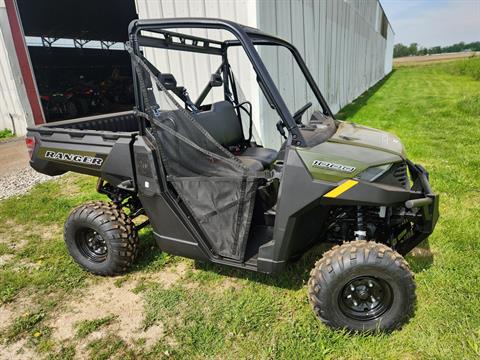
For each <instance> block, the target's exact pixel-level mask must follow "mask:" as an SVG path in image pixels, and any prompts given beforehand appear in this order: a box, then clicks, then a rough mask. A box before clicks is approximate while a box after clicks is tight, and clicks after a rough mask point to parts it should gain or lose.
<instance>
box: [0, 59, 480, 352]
mask: <svg viewBox="0 0 480 360" xmlns="http://www.w3.org/2000/svg"><path fill="white" fill-rule="evenodd" d="M479 69H480V63H479V62H478V59H468V60H461V61H455V62H449V63H441V64H435V65H423V66H412V67H408V66H404V67H401V68H400V69H397V70H395V71H394V72H393V73H392V74H391V75H390V76H389V77H388V78H387V79H385V80H384V81H382V82H381V83H380V84H378V85H377V86H376V87H374V88H373V89H371V90H370V91H368V92H367V93H366V94H364V95H363V96H361V97H360V98H359V99H357V100H356V101H355V102H354V103H352V104H350V105H349V106H347V107H346V108H344V109H342V111H341V112H340V113H339V115H338V116H339V118H342V119H347V120H350V121H355V122H357V123H360V124H363V125H367V126H372V127H375V128H379V129H383V130H386V131H390V132H393V133H395V134H396V135H398V136H399V137H400V138H401V139H402V141H403V143H404V145H405V147H406V150H407V153H408V155H409V158H410V159H412V160H413V161H415V162H417V163H420V164H423V165H424V166H425V167H426V168H427V169H428V170H429V172H430V177H431V182H432V186H433V188H434V190H435V191H436V192H438V193H439V194H440V196H441V204H440V211H441V218H440V221H439V223H438V225H437V228H436V229H435V232H434V234H433V235H432V236H431V237H430V239H429V240H428V242H427V243H425V244H424V246H425V247H427V248H429V249H430V252H431V254H432V255H429V256H424V257H422V256H408V258H407V259H408V261H409V263H410V264H411V267H412V269H413V270H414V271H415V273H416V281H417V286H418V289H417V295H418V302H417V308H416V314H415V316H414V317H413V318H412V319H411V321H410V322H409V323H408V324H406V325H405V326H404V328H403V329H402V330H400V331H396V332H394V333H392V334H388V335H387V334H381V335H372V336H366V335H351V334H348V333H345V332H342V331H332V330H330V329H328V328H326V327H325V326H324V325H323V324H321V323H320V322H319V321H318V320H317V319H316V318H315V316H314V315H313V312H312V311H311V309H310V306H309V304H308V301H307V297H306V282H307V281H308V277H309V271H310V269H311V267H312V266H313V263H314V262H315V260H316V259H318V258H319V257H320V256H321V252H322V251H321V249H319V248H315V249H313V250H312V251H310V252H309V253H307V254H306V255H305V256H304V257H303V258H302V259H301V260H300V261H298V262H297V263H295V264H292V265H291V266H290V267H289V268H288V269H287V271H286V272H285V273H282V274H279V275H276V276H267V275H262V274H256V273H252V272H246V271H241V270H236V269H232V268H225V267H219V266H215V265H211V264H201V263H195V262H194V261H192V260H187V259H181V258H178V257H175V256H170V255H166V254H161V253H160V252H159V251H158V250H156V249H155V248H154V243H153V240H152V237H151V232H150V231H149V230H145V231H144V232H142V234H141V241H142V247H141V252H140V253H141V255H140V259H139V261H138V263H137V264H136V265H135V267H134V268H133V269H132V275H127V276H126V277H122V278H118V279H117V280H116V281H115V282H114V285H115V286H118V287H120V288H124V287H125V286H126V284H128V283H129V281H131V280H130V276H133V275H134V274H141V277H140V280H138V278H137V280H135V281H137V283H134V285H135V287H134V291H135V292H137V293H139V294H140V295H141V296H142V297H143V299H144V300H145V311H144V326H145V329H146V330H148V329H149V328H150V327H152V326H154V325H155V324H160V323H161V324H162V325H163V327H164V334H163V335H162V336H161V337H160V338H159V339H158V341H157V343H156V344H155V345H154V346H153V348H149V349H147V348H145V346H144V344H143V343H142V342H141V341H138V342H134V343H129V342H126V341H125V340H124V339H122V338H120V337H119V336H118V335H117V334H111V333H109V334H108V335H106V336H104V337H102V338H100V339H95V340H90V342H89V343H88V344H87V346H86V350H85V351H87V353H88V356H89V357H90V358H94V359H107V358H118V359H120V358H132V359H133V358H135V359H139V358H140V359H158V358H167V357H168V358H176V359H184V358H196V359H203V358H210V359H217V358H221V359H238V358H255V359H271V358H279V359H292V358H294V359H300V358H302V359H303V358H308V359H310V358H311V359H323V358H326V359H339V358H340V359H369V358H371V359H377V358H381V359H399V358H400V359H460V358H461V359H476V358H479V357H480V315H479V314H480V285H479V280H480V265H479V259H480V241H479V234H480V220H479V218H480V176H479V175H480V170H479V168H480V146H479V144H478V141H479V139H480V127H479V124H480V114H479V111H478V110H479V105H478V103H479V94H480V81H479V80H478V77H477V76H476V75H475V74H476V73H477V71H478V70H479ZM94 182H95V180H94V179H90V178H87V177H83V176H68V177H66V178H63V179H61V180H59V181H56V182H51V183H47V184H41V185H39V186H37V187H36V188H35V189H34V190H33V191H32V192H31V193H30V194H28V195H25V196H21V197H18V198H14V199H8V200H5V201H1V202H0V237H1V238H3V239H7V240H8V241H6V243H7V244H8V243H10V242H15V241H16V240H18V239H23V240H24V242H25V244H24V245H23V246H22V247H21V248H19V249H15V248H13V249H14V250H12V247H10V246H1V247H0V254H7V255H8V256H11V255H12V254H13V256H14V261H12V262H9V263H7V264H6V265H4V266H3V267H2V268H1V271H0V295H1V301H2V302H3V303H4V304H7V303H15V302H16V301H17V299H19V298H24V297H27V298H30V299H32V303H34V304H35V306H34V307H35V309H34V310H32V311H31V312H30V314H41V315H38V316H37V315H28V316H27V317H26V318H25V319H24V318H21V315H20V318H18V319H17V320H16V321H14V322H13V324H11V325H10V326H9V327H8V328H7V330H5V331H4V332H3V333H2V334H1V335H0V336H1V338H2V339H4V340H9V341H14V340H16V339H19V338H29V339H32V338H34V341H30V343H31V344H32V346H34V347H35V348H36V350H37V351H39V352H43V353H45V354H46V355H47V356H49V357H50V358H52V359H58V358H63V357H64V358H72V357H73V356H74V355H75V346H76V345H77V342H78V341H80V340H79V338H82V336H78V337H76V338H75V339H71V340H69V341H67V342H63V343H61V344H57V343H55V342H54V341H53V340H52V338H51V337H50V336H49V329H48V321H49V320H50V319H52V318H54V317H55V316H56V312H57V311H59V309H61V307H60V306H61V305H62V304H63V303H64V302H65V301H66V300H65V299H68V298H69V297H68V296H69V294H71V293H72V294H73V295H71V296H74V297H75V296H81V293H82V288H83V287H85V286H88V282H89V281H103V279H99V278H97V277H94V276H91V275H88V274H86V273H85V272H83V271H81V270H80V269H79V267H78V266H77V265H76V264H75V263H74V262H73V261H72V260H71V259H70V257H69V256H68V254H67V252H66V250H65V247H64V245H63V242H62V234H61V226H62V224H63V221H64V219H65V218H66V216H67V215H68V213H69V211H70V210H71V209H72V208H73V207H75V206H76V205H78V204H81V203H83V202H85V201H88V200H90V199H93V198H98V197H99V195H97V194H95V192H94ZM3 242H5V241H3ZM179 263H182V264H184V265H185V266H186V268H187V270H186V274H185V275H184V279H183V280H181V281H179V282H177V283H175V284H174V285H173V286H171V287H165V286H163V285H162V283H161V282H160V283H159V282H155V281H154V280H152V279H155V274H160V273H161V271H162V270H163V269H165V268H168V267H175V266H176V265H178V264H179ZM19 264H20V265H21V264H24V265H22V266H20V265H19ZM28 264H30V265H28ZM31 264H34V265H35V266H34V267H32V266H31ZM149 276H150V277H149ZM152 276H153V278H152ZM103 320H105V319H99V320H98V321H99V322H98V323H97V322H88V323H87V322H86V323H82V324H81V325H79V328H78V329H80V328H82V329H84V330H82V334H85V335H84V336H85V338H84V339H83V340H82V341H86V340H87V339H89V337H88V334H90V333H91V332H93V331H95V329H97V328H99V327H101V326H106V324H107V323H108V321H107V322H105V323H102V321H103ZM109 321H113V320H109ZM92 329H93V330H92ZM78 331H80V330H78ZM37 332H41V333H42V335H41V336H38V338H35V337H34V335H35V333H37ZM35 339H36V340H35ZM77 355H78V354H77Z"/></svg>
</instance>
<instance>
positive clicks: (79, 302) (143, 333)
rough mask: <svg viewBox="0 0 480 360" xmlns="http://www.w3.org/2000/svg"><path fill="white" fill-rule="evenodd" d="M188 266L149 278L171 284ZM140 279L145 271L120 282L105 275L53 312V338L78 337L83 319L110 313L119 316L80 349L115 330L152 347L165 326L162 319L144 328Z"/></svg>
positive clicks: (80, 350) (127, 339)
mask: <svg viewBox="0 0 480 360" xmlns="http://www.w3.org/2000/svg"><path fill="white" fill-rule="evenodd" d="M187 268H188V266H187V265H186V264H185V263H179V264H176V265H175V266H172V267H169V268H167V269H165V270H163V271H160V272H158V273H155V274H154V275H153V274H152V275H153V276H147V279H148V281H152V282H158V283H160V284H161V285H162V286H164V287H165V288H169V287H172V286H174V285H175V283H176V282H178V281H179V280H180V279H181V278H182V277H183V276H184V275H185V274H186V272H187ZM120 279H121V278H120ZM139 279H142V280H144V279H145V274H142V277H137V276H129V277H128V279H127V280H126V281H122V282H120V286H119V281H118V280H119V278H116V279H115V278H106V279H102V280H101V281H100V282H99V283H96V284H93V285H91V286H89V287H88V288H87V290H86V291H85V293H84V294H83V295H82V296H81V298H78V299H75V300H72V301H71V302H70V303H68V304H66V305H65V306H64V307H63V308H62V309H59V310H58V312H57V316H55V315H54V316H53V320H52V321H50V323H49V326H51V327H52V330H53V332H52V336H53V338H54V339H55V340H56V341H58V342H65V341H69V340H72V339H75V335H76V325H77V324H78V323H79V322H81V321H85V320H96V319H100V318H104V317H106V316H110V315H112V316H114V317H115V320H114V321H113V322H112V323H111V324H109V325H107V326H105V327H102V328H100V329H99V330H97V331H94V332H93V333H91V334H90V335H89V336H87V337H86V338H85V339H83V340H81V341H79V342H78V343H77V352H78V353H81V354H83V353H85V352H87V348H86V346H87V344H88V343H90V342H91V341H92V340H95V339H98V338H102V337H104V336H107V335H108V334H115V335H117V336H119V337H120V338H122V339H123V340H124V341H125V342H127V343H128V344H134V343H137V342H138V341H139V340H142V339H143V340H144V341H145V343H144V346H145V348H150V347H151V346H153V345H154V344H155V343H156V342H157V341H158V340H159V339H162V338H165V332H164V326H163V324H161V323H160V324H155V325H153V326H150V327H149V328H147V329H145V328H144V320H145V315H144V299H143V297H142V296H141V294H140V293H138V292H135V291H134V290H135V288H136V286H137V280H139ZM140 281H141V280H140ZM165 340H166V341H169V340H168V339H165Z"/></svg>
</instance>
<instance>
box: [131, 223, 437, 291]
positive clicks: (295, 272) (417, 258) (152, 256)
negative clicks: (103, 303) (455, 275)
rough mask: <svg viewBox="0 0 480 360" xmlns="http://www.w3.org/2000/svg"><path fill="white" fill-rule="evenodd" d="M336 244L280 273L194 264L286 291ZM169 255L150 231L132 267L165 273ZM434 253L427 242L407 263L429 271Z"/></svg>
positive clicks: (316, 250) (143, 237) (300, 283)
mask: <svg viewBox="0 0 480 360" xmlns="http://www.w3.org/2000/svg"><path fill="white" fill-rule="evenodd" d="M334 245H335V244H333V243H319V244H317V245H315V246H314V247H313V248H311V249H310V250H308V251H307V252H306V253H305V254H303V256H301V258H300V259H299V260H297V261H295V262H292V263H290V264H288V265H287V268H286V269H285V271H283V272H280V273H278V274H262V273H257V272H254V271H251V270H247V269H238V268H234V267H230V266H227V265H218V264H214V263H209V262H203V261H195V268H196V269H197V270H202V271H207V272H213V273H215V274H217V275H221V276H227V277H234V278H238V279H244V280H249V281H254V282H258V283H261V284H264V285H269V286H275V287H279V288H284V289H290V290H298V289H300V288H302V287H303V286H305V284H306V283H307V282H308V279H309V277H310V271H311V270H312V269H313V267H314V265H315V262H316V261H317V260H319V259H320V258H321V257H322V255H323V253H325V252H326V251H328V250H329V249H331V248H332V247H333V246H334ZM172 258H173V257H172V256H170V255H166V254H165V253H162V251H161V250H160V249H159V248H158V247H157V245H156V243H155V240H154V238H153V234H152V231H151V230H147V231H145V232H144V233H143V234H141V235H140V251H139V257H138V259H137V261H136V263H135V265H134V267H133V269H132V270H133V271H134V272H136V271H144V270H148V269H149V268H150V270H151V271H155V270H156V269H158V271H162V268H163V266H164V265H165V263H167V262H168V261H169V259H172ZM433 260H434V257H433V253H432V251H431V250H430V244H429V242H428V239H427V240H425V241H423V242H422V243H421V244H419V245H418V246H417V247H416V248H415V249H413V250H412V251H411V252H410V253H409V254H408V255H407V261H408V263H409V265H410V268H411V269H412V271H413V272H415V273H417V272H420V271H424V270H427V269H428V268H430V267H431V266H432V265H433Z"/></svg>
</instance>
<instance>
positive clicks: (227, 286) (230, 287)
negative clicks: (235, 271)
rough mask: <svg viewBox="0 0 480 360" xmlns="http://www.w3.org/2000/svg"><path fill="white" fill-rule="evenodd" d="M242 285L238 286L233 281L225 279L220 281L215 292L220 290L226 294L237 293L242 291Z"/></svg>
mask: <svg viewBox="0 0 480 360" xmlns="http://www.w3.org/2000/svg"><path fill="white" fill-rule="evenodd" d="M242 287H243V286H242V285H241V284H239V283H238V282H237V281H236V280H235V279H231V278H226V279H224V280H222V281H221V282H220V283H219V284H218V286H217V287H216V289H217V290H220V291H222V292H227V291H233V292H234V291H239V290H241V289H242Z"/></svg>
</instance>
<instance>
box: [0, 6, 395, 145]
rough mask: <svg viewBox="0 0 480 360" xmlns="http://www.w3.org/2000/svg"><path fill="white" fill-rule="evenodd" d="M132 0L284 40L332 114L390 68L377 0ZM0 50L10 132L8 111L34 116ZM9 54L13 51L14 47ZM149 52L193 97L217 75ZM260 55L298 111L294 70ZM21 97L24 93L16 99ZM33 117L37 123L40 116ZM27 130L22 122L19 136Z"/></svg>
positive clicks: (152, 12) (249, 88) (247, 83)
mask: <svg viewBox="0 0 480 360" xmlns="http://www.w3.org/2000/svg"><path fill="white" fill-rule="evenodd" d="M4 1H5V2H12V1H13V0H0V28H1V30H2V31H3V30H4V28H5V26H4V25H5V24H2V22H3V21H4V19H3V18H2V16H3V15H2V11H4V5H3V2H4ZM131 1H134V2H135V7H136V11H137V13H138V17H139V18H163V17H214V18H224V19H229V20H233V21H236V22H239V23H242V24H245V25H249V26H252V27H256V28H259V29H261V30H264V31H266V32H269V33H273V34H276V35H277V36H279V37H281V38H284V39H285V40H287V41H289V42H291V43H293V44H294V45H295V46H296V47H297V48H298V49H299V51H300V52H301V54H302V56H303V57H304V59H305V61H306V63H307V65H308V67H309V69H310V71H311V72H312V74H313V76H314V78H315V80H316V81H317V83H318V85H319V88H320V89H321V91H322V92H323V94H324V96H325V97H326V99H327V101H328V103H329V105H330V106H331V108H332V110H333V111H334V112H336V111H338V110H339V109H340V108H341V107H342V106H344V105H346V104H348V103H349V102H351V101H352V100H353V99H355V98H356V97H358V96H359V95H360V94H361V93H362V92H364V91H365V90H367V89H368V88H369V87H371V86H372V85H374V84H375V83H376V82H377V81H379V80H380V79H382V78H383V77H384V76H385V75H386V74H388V73H389V72H390V71H391V69H392V57H393V41H394V33H393V30H392V27H391V25H390V24H389V22H388V19H387V18H386V16H385V13H384V11H383V9H382V7H381V4H380V2H379V1H378V0H131ZM92 26H94V24H92ZM202 31H203V33H202ZM199 34H200V35H209V34H208V31H207V30H200V33H199ZM7 37H8V36H7ZM7 48H8V45H7ZM4 49H5V44H4V42H2V40H0V66H1V69H2V72H1V73H0V90H1V92H2V99H0V106H1V110H0V111H1V118H0V128H1V127H9V128H11V126H9V123H11V119H10V115H9V114H16V115H15V116H16V118H18V119H22V118H23V121H24V122H30V123H33V120H32V115H28V114H31V112H32V111H31V109H29V107H28V104H26V105H25V104H24V105H22V104H21V99H22V98H23V99H26V96H25V89H21V87H22V84H19V82H18V81H17V82H15V81H12V78H13V77H14V76H15V74H19V70H18V64H17V65H15V64H12V61H11V59H12V58H13V59H15V56H13V57H12V56H5V54H6V53H7V52H8V51H4ZM6 50H9V51H10V52H11V49H6ZM152 51H154V50H152ZM147 55H148V54H147ZM149 55H150V56H151V58H153V60H154V61H153V62H154V63H155V65H157V66H158V68H159V69H160V70H161V71H163V72H172V73H174V74H175V76H176V78H177V80H178V81H179V83H181V84H182V85H184V86H186V88H187V89H188V90H189V91H190V93H191V94H193V95H195V94H198V93H199V92H200V91H201V89H202V88H203V86H204V85H205V83H204V82H202V81H200V79H198V78H199V76H197V74H211V73H212V72H214V71H215V69H213V65H212V63H211V62H209V61H208V60H206V59H203V58H201V59H196V58H195V59H193V66H188V63H189V62H190V63H192V59H188V58H186V57H188V56H190V55H189V54H173V53H168V54H160V53H153V52H152V53H151V54H149ZM261 55H262V54H261ZM263 55H264V56H263V60H264V61H265V62H266V65H267V67H268V69H269V70H270V72H271V75H272V77H273V78H274V81H275V82H276V84H277V86H278V87H279V89H280V90H281V93H282V94H283V95H284V96H285V97H286V98H287V99H286V100H287V103H291V104H292V107H296V108H298V107H300V106H301V105H303V104H304V97H305V95H304V93H305V91H306V90H305V89H304V88H303V84H300V83H299V82H298V81H297V82H296V81H295V78H296V76H297V74H296V72H295V70H294V69H293V70H292V63H290V62H288V60H287V61H285V60H284V59H282V58H281V57H280V56H278V54H276V53H268V54H263ZM9 59H10V63H9V61H8V60H9ZM233 63H234V64H232V65H234V66H237V70H236V73H237V75H238V74H240V77H242V81H243V82H242V88H243V91H244V93H245V97H246V98H247V99H248V100H250V101H251V102H252V103H253V105H254V107H255V108H256V109H255V111H254V114H255V116H254V121H255V125H256V128H257V130H258V133H259V136H260V138H261V142H262V143H263V144H264V145H267V146H269V147H278V145H279V143H280V139H279V137H278V135H277V132H276V131H272V127H273V126H274V123H275V122H276V121H277V120H278V119H274V118H273V117H272V116H271V115H267V113H266V107H267V106H268V105H266V103H265V102H264V101H263V100H262V98H261V95H260V93H259V89H258V86H257V85H256V81H255V79H254V77H253V74H252V72H251V71H248V70H249V66H250V65H249V64H248V60H247V59H246V58H244V57H242V56H240V55H239V56H237V59H236V61H233ZM16 66H17V67H16ZM6 78H9V79H10V80H9V79H6ZM15 84H16V89H15ZM19 87H20V88H19ZM22 92H23V95H18V94H22ZM4 94H6V95H4ZM7 95H8V96H7ZM3 98H5V99H7V98H8V102H9V104H11V105H8V106H6V107H4V106H3V101H6V100H4V99H3ZM24 103H25V101H24ZM297 105H298V106H297ZM4 109H8V110H4ZM22 109H23V113H22ZM25 114H26V115H25ZM34 117H35V116H34ZM35 120H36V122H38V119H37V118H35ZM19 122H20V120H19ZM40 122H41V121H40ZM24 127H25V126H22V125H21V124H20V123H19V124H18V125H17V129H16V130H17V132H18V133H20V134H21V133H22V129H23V128H24Z"/></svg>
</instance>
